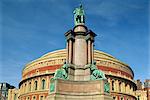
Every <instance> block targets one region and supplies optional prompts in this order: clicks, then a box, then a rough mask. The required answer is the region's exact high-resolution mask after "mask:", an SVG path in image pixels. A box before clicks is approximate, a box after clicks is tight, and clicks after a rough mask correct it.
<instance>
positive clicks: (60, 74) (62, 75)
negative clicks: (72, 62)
mask: <svg viewBox="0 0 150 100" xmlns="http://www.w3.org/2000/svg"><path fill="white" fill-rule="evenodd" d="M54 79H65V80H66V79H68V65H67V64H66V63H65V64H64V65H63V66H62V67H61V68H60V69H57V70H56V71H55V74H54Z"/></svg>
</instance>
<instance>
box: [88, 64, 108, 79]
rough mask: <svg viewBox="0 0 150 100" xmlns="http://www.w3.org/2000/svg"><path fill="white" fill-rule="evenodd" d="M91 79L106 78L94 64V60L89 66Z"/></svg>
mask: <svg viewBox="0 0 150 100" xmlns="http://www.w3.org/2000/svg"><path fill="white" fill-rule="evenodd" d="M90 70H91V80H102V79H106V77H105V74H104V72H102V71H101V70H99V69H98V68H97V66H96V62H94V63H93V64H92V65H91V67H90Z"/></svg>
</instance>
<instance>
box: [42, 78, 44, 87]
mask: <svg viewBox="0 0 150 100" xmlns="http://www.w3.org/2000/svg"><path fill="white" fill-rule="evenodd" d="M42 89H45V80H44V79H43V80H42Z"/></svg>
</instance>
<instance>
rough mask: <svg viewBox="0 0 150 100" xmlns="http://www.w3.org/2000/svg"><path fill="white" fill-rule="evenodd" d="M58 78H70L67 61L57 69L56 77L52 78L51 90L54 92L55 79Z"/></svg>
mask: <svg viewBox="0 0 150 100" xmlns="http://www.w3.org/2000/svg"><path fill="white" fill-rule="evenodd" d="M56 79H64V80H66V79H68V65H67V64H66V62H65V63H64V65H63V66H62V67H61V68H60V69H57V70H56V71H55V74H54V77H53V78H51V81H50V92H54V90H55V80H56Z"/></svg>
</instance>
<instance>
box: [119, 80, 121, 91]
mask: <svg viewBox="0 0 150 100" xmlns="http://www.w3.org/2000/svg"><path fill="white" fill-rule="evenodd" d="M119 92H121V82H119Z"/></svg>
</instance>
